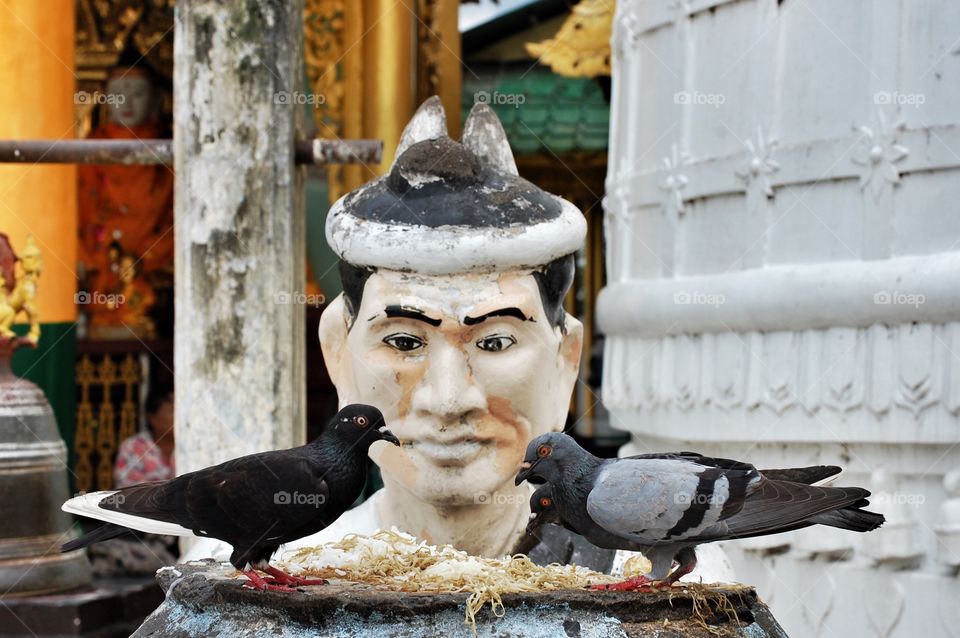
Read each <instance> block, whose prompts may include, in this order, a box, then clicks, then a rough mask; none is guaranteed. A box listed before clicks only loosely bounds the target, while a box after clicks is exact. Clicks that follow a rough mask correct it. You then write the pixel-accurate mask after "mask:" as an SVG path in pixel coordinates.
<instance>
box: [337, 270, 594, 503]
mask: <svg viewBox="0 0 960 638" xmlns="http://www.w3.org/2000/svg"><path fill="white" fill-rule="evenodd" d="M388 309H390V310H389V312H388ZM357 317H358V320H357V321H356V322H355V323H354V325H353V328H352V329H351V330H350V331H349V333H346V323H345V322H344V323H343V326H342V330H343V333H342V334H341V335H340V336H339V338H340V339H343V343H344V345H345V347H344V348H343V351H342V352H341V353H339V355H338V356H335V357H328V359H327V363H328V366H332V367H335V368H336V369H331V371H330V372H331V377H332V378H333V379H334V380H335V382H336V384H337V390H338V393H339V395H340V397H341V402H343V401H344V400H345V398H346V397H349V400H350V401H351V402H362V403H370V404H372V405H376V406H377V407H379V408H380V409H381V411H382V412H383V414H384V417H385V419H386V421H387V425H388V427H389V428H390V430H391V431H392V432H393V433H394V434H395V435H396V436H398V437H399V438H400V439H401V440H402V441H403V442H404V445H403V447H402V448H395V447H388V446H378V447H377V448H375V449H371V454H372V455H373V458H374V460H375V461H376V462H377V463H378V464H379V465H380V467H381V470H382V472H383V477H384V482H385V483H387V485H388V486H390V485H391V484H392V485H395V486H397V487H400V488H402V490H403V492H405V493H406V494H408V495H409V496H412V497H413V498H417V499H420V500H423V501H427V502H430V503H433V504H437V505H445V506H455V507H456V506H472V505H476V504H477V500H476V498H477V494H481V493H493V492H496V491H497V490H498V489H499V488H500V487H501V486H505V485H512V481H513V477H514V475H515V473H516V468H517V466H518V465H519V463H520V462H521V461H522V458H523V453H524V450H525V448H526V445H527V443H528V441H529V440H530V439H531V438H533V437H535V436H537V435H539V434H542V433H544V432H548V431H551V430H558V429H560V428H561V427H562V426H563V423H564V420H565V417H566V412H567V406H568V404H569V400H570V394H571V392H572V388H573V383H574V382H575V379H576V373H577V367H578V364H579V348H580V334H581V331H580V328H579V324H577V322H576V320H574V319H572V318H570V319H569V320H570V322H571V324H572V325H574V326H575V327H576V329H574V330H570V331H568V333H567V335H562V334H561V332H560V330H559V328H556V327H553V326H551V325H550V322H549V321H548V320H547V317H546V315H545V313H544V310H543V307H542V302H541V300H540V292H539V289H538V287H537V283H536V281H535V279H534V278H533V276H532V275H531V274H530V273H529V271H513V272H509V273H491V274H465V275H456V276H421V275H416V274H409V273H400V272H395V271H378V272H377V273H375V274H373V275H371V276H370V278H369V280H368V281H367V283H366V287H365V289H364V293H363V298H362V303H361V307H360V308H359V309H358V312H357ZM338 329H339V328H338ZM334 340H336V338H334ZM574 352H575V354H576V357H573V356H571V354H572V353H574Z"/></svg>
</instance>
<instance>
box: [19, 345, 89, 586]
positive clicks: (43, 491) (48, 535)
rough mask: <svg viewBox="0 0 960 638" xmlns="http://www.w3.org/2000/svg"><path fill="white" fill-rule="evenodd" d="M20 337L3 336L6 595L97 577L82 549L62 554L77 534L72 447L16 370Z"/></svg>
mask: <svg viewBox="0 0 960 638" xmlns="http://www.w3.org/2000/svg"><path fill="white" fill-rule="evenodd" d="M17 341H19V338H13V339H12V340H10V339H6V338H4V339H0V512H2V513H3V515H2V517H0V596H11V595H24V594H39V593H49V592H55V591H64V590H67V589H73V588H76V587H80V586H83V585H87V584H89V583H90V576H91V569H90V562H89V561H88V560H87V556H86V554H85V552H84V551H83V550H82V549H81V550H76V551H72V552H67V553H64V554H61V553H60V545H61V544H62V543H65V542H67V541H69V540H71V539H73V538H75V536H76V534H75V533H74V531H73V529H72V526H71V521H70V517H69V516H68V515H67V514H65V513H63V512H62V511H60V504H61V503H63V502H64V501H65V500H67V499H68V498H69V497H70V494H69V489H68V485H67V475H66V471H67V470H66V461H67V448H66V446H65V445H64V443H63V440H62V439H61V438H60V433H59V431H58V430H57V423H56V420H55V419H54V416H53V411H52V410H51V408H50V404H49V403H48V402H47V398H46V397H45V396H44V394H43V391H42V390H41V389H40V388H39V387H37V386H36V385H35V384H33V383H31V382H30V381H27V380H26V379H20V378H17V377H15V376H14V375H13V372H12V371H11V370H10V356H11V354H12V351H13V348H14V347H15V345H20V344H17V343H15V342H17Z"/></svg>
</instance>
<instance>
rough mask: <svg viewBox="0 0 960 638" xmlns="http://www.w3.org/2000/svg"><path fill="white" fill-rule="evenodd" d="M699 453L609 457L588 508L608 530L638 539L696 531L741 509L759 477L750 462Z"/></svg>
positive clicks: (667, 537)
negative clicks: (717, 461)
mask: <svg viewBox="0 0 960 638" xmlns="http://www.w3.org/2000/svg"><path fill="white" fill-rule="evenodd" d="M700 459H706V457H700ZM700 459H698V460H696V461H695V460H693V459H681V458H627V459H616V460H613V461H610V462H608V463H606V464H604V466H602V468H601V469H600V471H599V472H598V473H597V475H596V480H595V482H594V485H593V487H592V489H591V491H590V493H589V495H588V496H587V513H588V514H589V515H590V517H591V518H592V519H593V520H594V521H595V522H596V523H597V524H598V525H600V526H601V527H603V528H604V529H606V530H607V531H608V532H610V533H612V534H616V535H618V536H621V537H623V538H626V539H628V540H630V541H633V542H636V543H641V544H643V543H647V544H655V543H658V542H663V541H677V540H686V539H689V538H693V537H696V536H697V535H698V534H700V533H701V532H702V531H704V530H706V529H708V528H711V527H712V526H714V525H716V524H717V523H718V522H720V521H722V520H724V519H726V518H729V517H730V516H733V515H734V514H735V513H736V512H738V511H739V510H740V508H742V507H743V503H744V499H745V496H746V493H747V491H748V489H749V486H750V485H751V483H754V482H757V481H759V480H760V475H759V473H758V472H757V470H756V469H755V468H754V467H753V466H752V465H748V464H746V463H739V462H731V463H733V465H729V466H727V464H723V465H718V466H711V465H708V464H705V463H702V462H701V461H700Z"/></svg>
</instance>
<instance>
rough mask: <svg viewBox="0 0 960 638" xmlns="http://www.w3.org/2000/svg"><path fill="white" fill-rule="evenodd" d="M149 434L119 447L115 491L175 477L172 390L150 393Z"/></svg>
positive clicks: (156, 388)
mask: <svg viewBox="0 0 960 638" xmlns="http://www.w3.org/2000/svg"><path fill="white" fill-rule="evenodd" d="M146 413H147V425H148V428H147V430H146V431H143V432H139V433H137V434H134V435H133V436H131V437H130V438H128V439H127V440H125V441H124V442H123V443H121V444H120V450H119V451H118V452H117V462H116V464H115V465H114V469H113V477H114V487H128V486H130V485H136V484H137V483H143V482H144V481H163V480H166V479H171V478H173V477H174V476H175V475H176V471H175V465H174V460H173V441H174V439H173V389H171V388H170V387H169V386H163V387H155V388H151V389H150V393H149V395H148V396H147V404H146Z"/></svg>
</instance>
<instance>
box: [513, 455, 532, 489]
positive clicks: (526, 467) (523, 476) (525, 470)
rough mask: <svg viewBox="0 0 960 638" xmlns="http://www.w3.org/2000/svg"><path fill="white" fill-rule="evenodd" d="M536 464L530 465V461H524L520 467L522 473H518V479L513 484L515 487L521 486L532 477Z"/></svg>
mask: <svg viewBox="0 0 960 638" xmlns="http://www.w3.org/2000/svg"><path fill="white" fill-rule="evenodd" d="M534 465H536V463H530V462H529V461H524V462H523V464H522V465H521V466H520V471H519V472H518V473H517V479H516V480H515V481H514V482H513V484H514V485H520V484H521V483H523V482H524V481H526V480H527V478H528V477H529V476H530V473H531V472H532V471H533V466H534Z"/></svg>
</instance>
